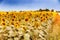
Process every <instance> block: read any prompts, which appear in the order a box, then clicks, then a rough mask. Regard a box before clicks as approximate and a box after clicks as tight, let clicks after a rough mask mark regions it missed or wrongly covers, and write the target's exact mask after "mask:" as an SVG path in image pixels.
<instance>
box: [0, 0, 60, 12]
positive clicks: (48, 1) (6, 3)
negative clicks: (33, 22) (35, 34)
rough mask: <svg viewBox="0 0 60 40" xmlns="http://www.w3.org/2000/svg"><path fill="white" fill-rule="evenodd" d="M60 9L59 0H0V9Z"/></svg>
mask: <svg viewBox="0 0 60 40" xmlns="http://www.w3.org/2000/svg"><path fill="white" fill-rule="evenodd" d="M40 8H41V9H46V8H48V9H55V10H60V0H0V10H2V11H12V10H13V11H17V10H37V9H40Z"/></svg>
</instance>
